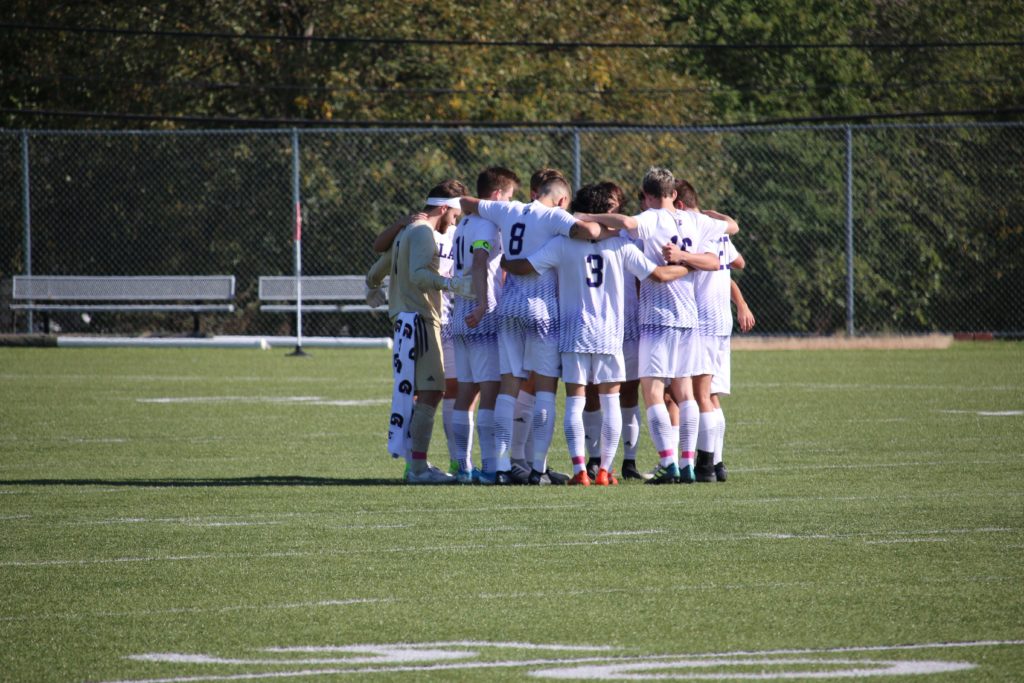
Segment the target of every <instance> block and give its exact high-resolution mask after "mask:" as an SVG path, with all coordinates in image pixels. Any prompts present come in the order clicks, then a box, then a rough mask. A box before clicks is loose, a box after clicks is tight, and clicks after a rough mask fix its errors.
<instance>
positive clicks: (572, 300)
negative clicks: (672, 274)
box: [529, 237, 657, 354]
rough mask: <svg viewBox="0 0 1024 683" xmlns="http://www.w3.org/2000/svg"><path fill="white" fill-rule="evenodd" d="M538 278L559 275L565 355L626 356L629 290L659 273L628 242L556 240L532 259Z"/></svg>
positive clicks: (560, 343) (561, 346)
mask: <svg viewBox="0 0 1024 683" xmlns="http://www.w3.org/2000/svg"><path fill="white" fill-rule="evenodd" d="M529 261H530V263H531V264H533V267H534V268H535V269H536V270H537V272H538V273H542V274H543V273H547V272H549V271H553V270H557V272H558V310H559V341H558V350H559V351H561V352H563V353H568V352H571V353H602V354H613V353H621V352H622V339H623V326H624V319H625V315H624V307H625V290H626V288H627V287H633V286H634V281H633V278H632V277H629V276H627V274H626V273H627V271H628V273H630V274H632V275H633V276H636V277H638V278H643V279H646V278H647V277H648V276H649V275H650V274H651V273H652V272H653V271H654V269H655V268H656V267H657V266H656V265H655V264H654V263H653V262H651V260H650V259H648V258H646V257H645V256H644V255H643V253H642V252H641V251H640V249H638V248H637V246H636V245H635V244H633V243H632V242H631V241H630V240H628V239H626V238H624V237H613V238H611V239H606V240H602V241H593V242H592V241H584V240H574V239H567V238H565V237H560V238H555V239H553V240H551V241H550V242H548V243H547V244H546V245H545V246H544V248H543V249H541V250H540V251H538V252H536V253H534V254H533V255H532V256H530V258H529Z"/></svg>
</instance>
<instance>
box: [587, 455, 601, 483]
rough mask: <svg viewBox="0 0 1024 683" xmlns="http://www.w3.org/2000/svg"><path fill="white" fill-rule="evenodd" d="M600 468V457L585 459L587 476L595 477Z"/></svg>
mask: <svg viewBox="0 0 1024 683" xmlns="http://www.w3.org/2000/svg"><path fill="white" fill-rule="evenodd" d="M599 469H601V458H590V459H588V460H587V476H588V477H590V478H591V479H597V471H598V470H599Z"/></svg>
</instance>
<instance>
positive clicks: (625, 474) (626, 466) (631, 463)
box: [621, 460, 651, 481]
mask: <svg viewBox="0 0 1024 683" xmlns="http://www.w3.org/2000/svg"><path fill="white" fill-rule="evenodd" d="M621 474H622V478H623V479H640V480H642V481H646V480H648V479H650V478H651V475H649V474H647V473H646V472H641V471H640V470H638V469H637V468H636V460H623V461H622V472H621Z"/></svg>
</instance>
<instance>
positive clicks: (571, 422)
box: [533, 396, 587, 474]
mask: <svg viewBox="0 0 1024 683" xmlns="http://www.w3.org/2000/svg"><path fill="white" fill-rule="evenodd" d="M586 402H587V399H586V397H585V396H566V397H565V416H564V417H563V418H562V428H563V429H564V430H565V444H566V446H568V447H569V457H570V458H571V459H572V473H573V474H577V473H579V472H582V471H583V470H585V469H586V468H587V459H586V456H585V455H584V454H585V453H586V446H585V445H584V443H583V442H584V439H585V437H584V436H583V406H584V405H586ZM533 468H534V469H537V461H536V459H534V465H533Z"/></svg>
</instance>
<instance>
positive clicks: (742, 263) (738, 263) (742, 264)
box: [729, 253, 747, 270]
mask: <svg viewBox="0 0 1024 683" xmlns="http://www.w3.org/2000/svg"><path fill="white" fill-rule="evenodd" d="M729 267H730V268H732V269H733V270H743V269H744V268H746V267H747V261H746V259H744V258H743V254H739V253H737V254H736V258H734V259H733V260H732V262H730V263H729Z"/></svg>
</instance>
